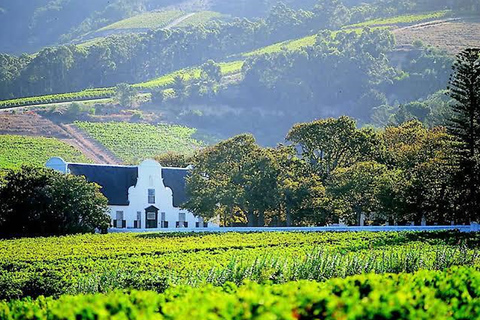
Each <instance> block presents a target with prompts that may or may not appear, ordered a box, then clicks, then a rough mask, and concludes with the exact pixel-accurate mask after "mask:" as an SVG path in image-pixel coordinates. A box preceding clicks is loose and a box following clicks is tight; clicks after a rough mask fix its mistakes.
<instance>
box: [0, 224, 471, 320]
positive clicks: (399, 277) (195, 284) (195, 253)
mask: <svg viewBox="0 0 480 320" xmlns="http://www.w3.org/2000/svg"><path fill="white" fill-rule="evenodd" d="M479 243H480V235H478V234H475V233H472V234H467V233H457V232H434V233H411V232H408V233H395V232H392V233H367V232H360V233H353V232H352V233H277V232H271V233H250V234H248V233H247V234H240V233H226V234H208V233H207V234H156V233H147V234H134V233H129V234H110V235H78V236H67V237H58V238H57V237H52V238H38V239H18V240H7V241H0V299H7V300H10V302H5V303H3V304H0V318H2V319H33V318H31V317H25V315H26V314H35V315H36V317H35V319H47V316H46V315H45V313H46V312H48V314H49V315H50V316H52V314H56V315H57V317H50V318H48V319H107V318H109V317H111V316H114V317H115V318H118V319H135V318H137V317H142V318H152V317H153V318H155V319H184V318H185V315H186V314H189V315H190V318H192V319H250V318H262V319H277V318H280V319H299V318H300V317H297V316H295V315H296V314H297V313H298V314H300V313H302V314H303V313H305V314H304V316H305V317H306V318H308V319H310V318H312V317H313V316H310V317H308V314H309V312H313V310H317V311H318V312H321V313H322V314H323V315H324V316H323V317H322V318H325V319H340V318H341V319H366V318H368V319H430V317H432V316H434V315H437V316H439V317H440V318H439V319H444V318H445V317H443V316H444V315H445V314H447V315H450V317H449V318H450V319H457V318H458V319H461V318H462V317H461V316H463V319H468V318H471V317H467V315H470V316H472V315H475V314H476V313H474V312H478V311H475V310H480V309H479V308H478V307H480V300H479V297H480V272H479V271H478V266H479V265H478V263H479V253H480V252H479V250H478V244H479ZM444 270H446V271H444ZM306 280H308V281H306ZM117 290H120V291H117ZM132 290H150V291H157V292H158V293H154V292H139V291H132ZM65 294H69V295H74V296H72V297H67V296H64V295H65ZM79 294H89V296H76V295H79ZM39 295H46V296H52V297H53V298H57V297H60V300H59V301H56V300H55V299H50V298H48V299H47V300H45V298H40V299H39V300H36V301H33V302H32V301H25V302H17V301H14V300H11V299H16V298H22V297H26V296H30V297H33V298H35V297H37V296H39ZM454 297H455V299H457V300H455V299H454ZM459 299H461V300H459ZM459 301H462V303H458V302H459ZM327 302H328V303H327ZM422 305H428V306H429V307H421V306H422ZM355 306H357V307H355ZM360 306H361V307H360ZM467 306H468V308H467ZM475 306H476V309H475V308H474V307H475ZM29 310H33V311H34V313H29ZM293 311H295V312H293ZM242 312H243V316H241V313H242ZM292 312H293V313H292ZM398 312H400V313H398ZM472 312H473V313H472ZM315 314H317V315H318V313H315ZM382 314H383V317H382V316H381V315H382ZM60 315H63V316H60ZM66 315H69V316H68V317H67V316H66ZM94 315H103V316H99V317H96V316H94ZM146 315H149V316H146ZM273 315H276V316H273ZM281 315H283V316H281ZM327 315H328V316H327ZM335 315H336V316H335ZM340 315H344V316H342V317H340ZM347 315H348V316H347ZM375 315H376V316H375ZM22 316H24V317H22ZM261 316H263V317H261ZM354 316H356V317H354ZM313 318H314V317H313Z"/></svg>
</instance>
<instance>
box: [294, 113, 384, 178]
mask: <svg viewBox="0 0 480 320" xmlns="http://www.w3.org/2000/svg"><path fill="white" fill-rule="evenodd" d="M287 140H289V141H290V142H292V143H293V144H294V145H295V146H297V147H298V148H299V149H300V150H301V155H302V157H303V158H304V159H305V160H306V161H307V162H308V163H309V164H310V165H312V167H313V168H314V170H315V171H316V172H317V173H318V174H319V175H320V177H321V178H322V179H323V180H324V181H325V180H326V179H327V178H328V176H329V175H330V174H331V172H333V171H334V170H335V169H336V168H337V167H348V166H350V165H352V164H354V163H355V162H357V161H368V160H370V159H372V157H374V154H375V147H376V145H377V144H378V139H377V136H376V133H375V132H374V131H373V130H371V129H357V127H356V122H355V120H353V119H352V118H349V117H345V116H342V117H340V118H338V119H333V118H329V119H325V120H317V121H313V122H310V123H300V124H297V125H295V126H294V127H293V128H292V129H291V130H290V132H289V133H288V135H287Z"/></svg>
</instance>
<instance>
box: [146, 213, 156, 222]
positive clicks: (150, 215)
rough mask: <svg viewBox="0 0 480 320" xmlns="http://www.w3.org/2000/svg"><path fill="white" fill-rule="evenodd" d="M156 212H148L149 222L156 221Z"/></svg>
mask: <svg viewBox="0 0 480 320" xmlns="http://www.w3.org/2000/svg"><path fill="white" fill-rule="evenodd" d="M155 215H156V214H155V212H147V220H155V218H156V217H155Z"/></svg>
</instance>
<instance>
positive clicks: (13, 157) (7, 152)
mask: <svg viewBox="0 0 480 320" xmlns="http://www.w3.org/2000/svg"><path fill="white" fill-rule="evenodd" d="M54 156H58V157H62V158H64V159H65V160H66V161H74V162H92V161H91V160H90V159H88V158H87V157H85V156H84V155H83V154H82V153H81V152H80V151H79V150H77V149H76V148H75V147H73V146H71V145H69V144H67V143H65V142H63V141H60V140H58V139H55V138H45V137H26V136H18V135H0V170H4V169H17V168H19V167H20V166H22V165H24V164H28V165H32V166H43V165H45V163H46V162H47V160H48V159H50V158H51V157H54Z"/></svg>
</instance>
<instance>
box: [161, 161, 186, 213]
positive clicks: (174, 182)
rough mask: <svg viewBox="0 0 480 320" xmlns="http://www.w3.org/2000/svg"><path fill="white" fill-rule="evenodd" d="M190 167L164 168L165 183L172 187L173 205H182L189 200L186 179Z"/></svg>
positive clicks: (166, 185)
mask: <svg viewBox="0 0 480 320" xmlns="http://www.w3.org/2000/svg"><path fill="white" fill-rule="evenodd" d="M187 175H188V169H180V168H162V176H163V183H164V184H165V187H168V188H170V189H172V192H173V206H174V207H177V208H178V207H180V206H181V205H182V204H184V203H185V202H187V200H188V198H187V192H186V181H185V178H186V177H187Z"/></svg>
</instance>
